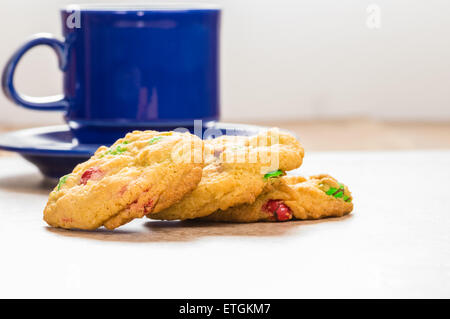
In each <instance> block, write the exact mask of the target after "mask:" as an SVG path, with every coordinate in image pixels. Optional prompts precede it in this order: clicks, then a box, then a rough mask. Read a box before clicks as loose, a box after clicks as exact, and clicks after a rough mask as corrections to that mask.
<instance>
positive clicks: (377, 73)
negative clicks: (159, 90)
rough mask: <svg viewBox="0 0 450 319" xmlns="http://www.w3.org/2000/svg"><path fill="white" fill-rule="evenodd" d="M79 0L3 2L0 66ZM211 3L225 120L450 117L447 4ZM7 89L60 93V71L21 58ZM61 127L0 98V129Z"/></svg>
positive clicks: (48, 59)
mask: <svg viewBox="0 0 450 319" xmlns="http://www.w3.org/2000/svg"><path fill="white" fill-rule="evenodd" d="M78 2H79V1H74V0H72V1H67V0H60V1H57V0H40V1H33V0H2V1H1V2H0V63H1V64H2V65H3V64H4V63H5V62H6V60H7V59H8V58H9V56H10V54H11V53H12V52H13V51H14V50H15V49H16V48H17V47H18V46H19V45H20V44H21V43H22V42H23V41H24V40H25V39H27V37H29V36H30V35H31V34H33V33H37V32H51V33H55V34H57V35H61V32H60V29H61V26H60V20H59V12H58V8H59V7H60V6H62V5H64V4H67V3H78ZM81 2H82V3H86V2H88V1H86V0H85V1H81ZM95 2H107V3H112V2H119V1H113V0H108V1H98V0H97V1H95ZM122 2H124V1H122ZM147 2H149V1H147ZM197 2H198V1H197ZM141 3H142V1H141ZM215 3H218V4H220V5H222V7H223V9H224V15H223V25H222V26H223V27H222V36H223V37H222V106H223V119H224V120H227V121H234V120H239V121H245V120H270V119H287V120H295V119H311V118H330V117H331V118H333V117H348V116H368V117H377V118H386V119H396V120H398V119H400V120H450V1H448V0H409V1H408V0H372V1H365V0H340V1H337V0H277V1H275V0H217V1H215ZM372 3H374V4H376V5H378V6H379V8H380V9H381V28H379V29H371V28H368V27H367V25H366V20H367V17H368V13H367V11H366V9H367V7H368V6H369V5H370V4H372ZM16 83H17V86H18V87H19V88H20V89H21V90H22V91H23V92H24V93H27V94H29V95H41V96H43V95H50V94H56V93H58V92H60V90H61V74H60V73H59V72H58V70H57V67H56V57H55V56H54V54H53V53H52V52H51V51H50V49H48V48H37V49H35V50H33V52H32V53H30V54H28V55H27V56H26V57H25V58H24V60H23V62H22V63H21V65H20V67H19V68H18V71H17V77H16ZM60 121H61V117H60V115H59V114H57V113H56V114H55V113H46V112H44V113H43V112H34V111H29V110H25V109H21V108H19V107H17V106H15V105H13V104H12V103H11V102H9V101H8V100H6V98H5V97H4V96H3V95H1V96H0V125H2V126H5V125H13V124H16V123H17V124H24V125H38V124H46V123H58V122H60Z"/></svg>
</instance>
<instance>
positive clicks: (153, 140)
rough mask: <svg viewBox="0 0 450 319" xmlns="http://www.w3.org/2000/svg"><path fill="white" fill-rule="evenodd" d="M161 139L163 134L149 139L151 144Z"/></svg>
mask: <svg viewBox="0 0 450 319" xmlns="http://www.w3.org/2000/svg"><path fill="white" fill-rule="evenodd" d="M160 139H162V136H157V137H154V138H152V139H150V141H148V144H150V145H152V144H155V143H156V142H158V141H159V140H160Z"/></svg>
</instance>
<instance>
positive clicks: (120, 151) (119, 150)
mask: <svg viewBox="0 0 450 319" xmlns="http://www.w3.org/2000/svg"><path fill="white" fill-rule="evenodd" d="M122 144H128V142H127V143H122ZM126 151H127V148H126V147H122V146H120V145H117V146H116V148H115V149H109V150H107V151H106V152H105V153H103V154H102V156H100V158H102V157H103V156H105V155H108V154H110V155H120V154H123V153H125V152H126Z"/></svg>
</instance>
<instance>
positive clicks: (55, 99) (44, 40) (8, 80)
mask: <svg viewBox="0 0 450 319" xmlns="http://www.w3.org/2000/svg"><path fill="white" fill-rule="evenodd" d="M38 45H47V46H49V47H51V48H52V49H53V50H54V51H55V53H56V55H57V56H58V65H59V69H60V70H61V71H63V70H64V68H65V64H66V57H65V50H64V43H63V42H61V41H59V40H57V39H56V38H55V37H54V36H52V35H51V34H47V33H38V34H35V35H34V36H33V37H32V39H31V40H29V41H28V42H26V43H25V44H24V45H22V46H21V47H20V48H19V49H17V51H16V52H14V54H13V55H12V57H11V58H10V59H9V60H8V62H7V63H6V65H5V68H4V69H3V75H2V88H3V92H4V93H5V95H6V97H8V99H10V100H11V101H12V102H14V103H16V104H18V105H21V106H23V107H26V108H28V109H32V110H41V111H64V110H66V109H67V107H68V105H69V103H68V101H67V100H66V99H65V97H64V95H62V94H60V95H54V96H46V97H31V96H26V95H23V94H21V93H19V92H17V91H16V89H15V88H14V72H15V70H16V66H17V64H18V63H19V61H20V59H21V58H22V56H23V55H24V54H25V53H26V52H27V51H28V50H29V49H31V48H33V47H35V46H38Z"/></svg>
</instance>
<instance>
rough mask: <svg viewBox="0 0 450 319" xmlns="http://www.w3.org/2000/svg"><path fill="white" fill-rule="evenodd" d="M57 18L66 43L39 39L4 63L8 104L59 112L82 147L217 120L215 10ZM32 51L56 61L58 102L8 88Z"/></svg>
mask: <svg viewBox="0 0 450 319" xmlns="http://www.w3.org/2000/svg"><path fill="white" fill-rule="evenodd" d="M61 18H62V23H63V35H64V38H65V40H64V42H61V41H59V40H57V39H56V38H55V37H53V36H52V35H46V34H38V35H36V36H35V37H34V38H32V39H31V40H30V41H28V42H27V43H26V44H24V45H23V46H22V47H20V48H19V49H18V50H17V51H16V52H15V53H14V54H13V56H12V57H11V59H10V60H9V61H8V63H7V64H6V66H5V69H4V71H3V77H2V86H3V91H4V93H5V94H6V96H7V97H8V98H9V99H10V100H11V101H13V102H14V103H16V104H18V105H21V106H24V107H26V108H29V109H34V110H43V111H64V112H65V116H64V117H65V120H66V121H67V123H68V124H69V126H70V128H71V130H72V131H73V133H74V135H75V137H76V138H77V139H78V140H79V141H80V142H82V143H111V142H113V141H114V140H115V139H116V138H118V137H120V136H123V135H124V134H125V133H126V132H128V131H131V130H134V129H152V128H153V129H155V128H156V129H158V128H161V129H170V128H175V127H179V126H184V127H190V126H192V125H193V121H194V120H198V119H201V120H203V121H204V122H208V121H216V120H218V118H219V31H220V30H219V29H220V9H218V8H217V7H211V6H206V5H200V6H196V7H192V6H187V7H186V6H184V7H183V6H179V5H175V6H162V7H158V6H155V5H148V6H141V7H127V6H123V7H122V6H109V7H106V6H105V7H102V6H84V7H79V6H76V5H72V6H69V7H66V8H65V9H62V10H61ZM37 45H47V46H49V47H51V48H52V49H53V50H54V51H55V52H56V54H57V56H58V60H59V68H60V69H61V71H62V72H63V73H64V86H63V88H64V94H63V95H62V96H53V97H45V98H43V97H39V98H33V97H27V96H25V95H22V94H20V93H19V92H17V91H16V89H15V87H14V84H13V79H14V71H15V69H16V66H17V63H18V62H19V60H20V59H21V57H22V56H23V55H24V54H25V53H26V52H27V51H28V50H29V49H31V48H33V47H35V46H37Z"/></svg>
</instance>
